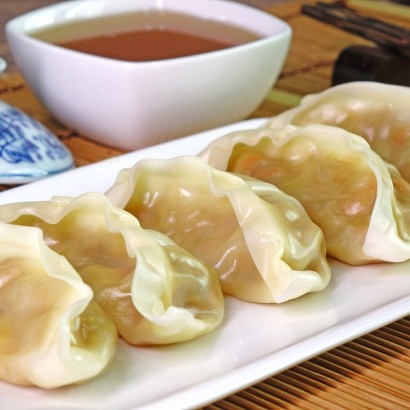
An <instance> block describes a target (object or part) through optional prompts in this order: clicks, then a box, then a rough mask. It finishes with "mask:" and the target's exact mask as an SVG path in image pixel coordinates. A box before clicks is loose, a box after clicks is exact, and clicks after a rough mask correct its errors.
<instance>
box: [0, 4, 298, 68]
mask: <svg viewBox="0 0 410 410" xmlns="http://www.w3.org/2000/svg"><path fill="white" fill-rule="evenodd" d="M194 3H195V4H196V7H197V6H198V4H201V5H202V6H203V7H206V5H209V4H211V5H214V6H215V7H216V9H217V10H218V12H219V13H221V12H222V11H224V10H225V12H226V10H227V9H229V10H235V11H237V12H238V13H241V12H245V11H246V13H252V15H253V16H258V17H259V18H261V19H264V20H265V21H266V22H269V23H272V25H273V26H275V28H276V31H275V32H274V33H271V34H266V35H264V34H261V33H260V32H256V34H260V35H261V37H260V38H258V39H256V40H253V41H250V42H247V43H243V44H237V45H233V46H231V47H228V48H224V49H222V50H215V51H211V52H207V53H201V54H195V55H190V56H185V57H175V58H168V59H163V60H153V61H124V60H118V59H113V58H107V57H101V56H96V55H92V54H88V53H83V52H78V51H74V50H69V49H66V48H63V47H60V46H59V45H57V44H53V43H49V42H46V41H43V40H40V39H36V38H35V37H32V36H31V34H30V33H31V32H33V31H34V29H33V28H29V29H27V28H26V27H24V26H25V25H26V24H27V22H30V21H34V20H35V19H36V17H38V16H41V15H43V14H44V15H45V14H49V15H50V16H53V17H56V16H58V17H59V19H60V20H59V21H50V19H48V21H46V22H45V23H42V24H39V25H38V26H37V27H36V29H42V28H46V27H54V26H58V25H60V24H65V23H67V22H74V21H81V20H87V19H88V18H92V19H94V18H98V17H102V16H106V15H110V13H109V12H107V11H106V10H103V11H102V13H101V7H103V6H104V5H110V6H111V7H112V5H113V4H114V2H112V0H66V1H60V2H58V3H55V4H51V5H47V6H44V7H40V8H38V9H34V10H31V11H29V12H27V13H24V14H21V15H19V16H16V17H14V18H12V19H11V20H9V21H8V22H7V23H6V25H5V32H6V36H7V38H9V37H10V36H14V37H18V38H19V39H20V40H21V41H25V42H28V43H29V44H32V45H36V46H39V47H41V48H46V49H49V48H50V49H52V50H54V51H56V52H61V53H64V54H66V53H68V54H69V55H70V54H72V55H73V56H76V57H79V56H81V58H87V59H90V58H92V59H103V60H105V61H109V62H110V63H112V64H122V65H123V64H127V65H131V66H134V65H144V66H145V65H153V64H155V65H158V64H161V65H164V64H174V63H175V61H177V62H178V63H181V62H182V61H191V60H195V61H196V60H199V59H204V58H205V59H207V58H209V57H210V56H220V55H221V54H222V55H225V54H231V53H238V52H242V51H244V50H246V49H252V48H254V47H259V46H263V45H266V44H270V43H273V42H278V41H282V40H283V41H286V40H287V39H289V41H290V39H291V37H292V28H291V27H290V25H289V24H288V23H287V22H286V21H284V20H282V19H280V18H278V17H276V16H274V15H271V14H269V13H267V12H265V11H263V10H260V9H257V8H255V7H252V6H249V5H247V4H243V3H236V2H233V1H230V0H195V2H194ZM194 3H193V0H161V2H158V1H156V0H140V1H135V0H116V1H115V6H114V8H118V7H119V9H120V10H121V11H125V9H122V8H121V7H125V8H126V9H127V10H136V11H137V10H140V9H141V7H142V6H141V5H146V4H149V8H151V9H159V10H161V9H165V10H166V9H167V8H169V7H171V9H172V10H177V11H178V12H181V13H183V11H182V10H181V8H180V7H181V6H182V5H183V6H186V5H192V4H194ZM175 5H176V6H177V9H174V7H175ZM84 7H87V9H88V10H91V11H92V16H84V15H81V16H78V15H77V16H76V17H73V16H72V14H71V17H70V13H67V11H70V10H71V11H72V10H75V8H80V9H81V8H82V9H84ZM99 11H100V12H99ZM184 11H185V12H187V13H186V14H194V15H198V14H196V13H192V9H191V8H189V7H188V8H186V9H185V10H184ZM63 12H65V13H66V14H68V15H69V17H68V18H66V17H64V16H62V13H63ZM118 14H120V13H118ZM207 17H208V18H211V17H209V16H207ZM217 17H218V18H220V19H223V21H227V22H228V23H231V24H235V22H232V21H229V19H227V18H226V15H225V16H222V17H221V15H218V16H217ZM223 17H224V18H223ZM212 18H214V19H216V18H215V12H213V17H212ZM248 20H252V19H251V18H249V19H248ZM252 26H253V27H255V29H256V28H257V26H255V25H254V24H253V25H252ZM246 29H248V30H252V28H251V25H247V26H246Z"/></svg>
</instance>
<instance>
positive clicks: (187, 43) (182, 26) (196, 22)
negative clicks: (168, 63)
mask: <svg viewBox="0 0 410 410" xmlns="http://www.w3.org/2000/svg"><path fill="white" fill-rule="evenodd" d="M31 35H32V36H33V37H35V38H37V39H40V40H43V41H47V42H50V43H55V44H57V45H59V46H60V47H64V48H68V49H71V50H75V51H79V52H83V53H87V54H93V55H96V56H101V57H107V58H112V59H117V60H122V61H133V62H142V61H154V60H164V59H171V58H178V57H185V56H191V55H195V54H202V53H207V52H211V51H217V50H222V49H225V48H229V47H232V46H235V45H239V44H245V43H248V42H251V41H255V40H257V39H258V38H259V37H258V36H257V35H256V34H254V33H252V32H249V31H245V30H244V29H242V28H238V27H235V26H232V25H227V24H226V23H222V22H218V21H215V20H206V19H200V18H197V17H193V16H189V15H184V14H178V13H173V12H160V11H150V12H149V13H141V12H140V13H131V14H126V15H116V16H110V17H108V18H107V17H105V18H94V19H92V20H87V22H81V21H77V22H73V23H69V24H64V25H59V26H55V27H52V28H48V29H47V30H44V31H39V32H34V33H31Z"/></svg>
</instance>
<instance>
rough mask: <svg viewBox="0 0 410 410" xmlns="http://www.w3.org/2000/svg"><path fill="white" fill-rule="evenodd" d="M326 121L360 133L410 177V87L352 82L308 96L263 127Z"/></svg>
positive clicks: (302, 124)
mask: <svg viewBox="0 0 410 410" xmlns="http://www.w3.org/2000/svg"><path fill="white" fill-rule="evenodd" d="M288 124H293V125H297V126H305V125H309V124H325V125H333V126H337V127H340V128H343V129H345V130H347V131H350V132H352V133H353V134H357V135H360V136H361V137H363V138H365V139H366V141H367V142H368V143H369V144H370V146H371V148H372V149H373V151H375V152H377V153H378V154H379V155H380V156H381V157H382V158H383V159H384V160H385V161H387V162H390V163H391V164H393V165H394V166H396V168H397V169H398V170H399V172H400V173H401V175H402V177H403V178H404V179H406V180H407V181H410V88H409V87H405V86H399V85H390V84H382V83H377V82H360V81H359V82H351V83H346V84H341V85H338V86H335V87H332V88H329V89H327V90H325V91H323V92H321V93H318V94H311V95H307V96H305V97H304V98H303V99H302V100H301V103H300V105H298V106H297V107H295V108H292V109H290V110H287V111H285V112H283V113H282V114H279V115H278V116H276V117H273V118H272V119H270V120H269V121H268V122H267V123H264V124H263V125H262V127H269V128H283V126H285V125H288Z"/></svg>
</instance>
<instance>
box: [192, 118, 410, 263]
mask: <svg viewBox="0 0 410 410" xmlns="http://www.w3.org/2000/svg"><path fill="white" fill-rule="evenodd" d="M329 141H331V143H329ZM200 157H202V158H203V159H205V160H206V161H208V162H209V163H210V164H211V165H212V166H214V167H216V168H218V169H222V170H228V171H231V172H237V173H242V174H246V175H250V176H252V177H254V178H258V179H260V180H263V181H268V182H271V183H273V184H275V185H276V186H278V187H279V188H280V189H282V190H284V191H285V192H286V193H288V194H289V195H292V196H294V197H295V198H297V199H298V200H299V201H300V202H301V203H302V205H303V206H304V207H305V209H306V211H307V213H308V214H309V216H310V217H311V218H312V220H313V221H314V222H315V223H316V224H317V225H318V226H319V227H320V228H321V229H322V230H323V233H324V236H325V240H326V247H327V251H328V254H329V255H330V256H332V257H334V258H337V259H339V260H341V261H343V262H346V263H349V264H352V265H361V264H366V263H371V262H378V261H389V262H401V261H405V260H408V259H410V217H409V216H410V215H409V213H410V184H409V183H408V182H407V181H405V180H404V179H403V178H402V177H401V176H400V174H399V172H398V171H397V170H396V168H395V167H393V166H391V165H389V164H387V163H385V162H384V161H383V160H382V159H381V158H380V157H379V156H378V155H377V154H376V153H374V152H373V151H372V150H371V149H370V147H369V145H368V144H367V142H366V141H365V140H364V139H363V138H361V137H360V136H357V135H355V134H351V133H349V132H347V131H345V130H343V129H341V128H337V127H331V126H325V125H309V126H306V127H300V128H298V127H293V126H288V127H286V128H283V129H259V130H254V131H244V132H237V133H232V134H229V135H227V136H224V137H222V138H220V139H217V140H215V141H214V142H212V143H211V144H210V145H209V146H208V148H207V149H206V150H205V151H203V152H202V153H201V154H200Z"/></svg>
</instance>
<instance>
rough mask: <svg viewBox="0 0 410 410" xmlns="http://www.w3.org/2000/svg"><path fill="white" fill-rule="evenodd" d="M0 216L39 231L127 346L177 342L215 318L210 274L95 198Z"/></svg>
mask: <svg viewBox="0 0 410 410" xmlns="http://www.w3.org/2000/svg"><path fill="white" fill-rule="evenodd" d="M0 219H2V220H3V221H7V222H10V223H13V224H18V225H27V226H37V227H39V228H41V230H42V231H43V235H44V238H45V242H46V243H47V244H48V245H49V246H50V248H52V249H53V250H55V251H56V252H58V253H59V254H61V255H64V256H65V257H66V258H67V260H68V261H70V263H71V264H72V265H73V266H74V268H75V269H76V270H77V271H78V272H79V274H80V275H81V277H82V278H83V280H84V281H85V282H86V283H87V284H88V285H89V286H90V287H91V288H92V289H93V291H94V294H95V300H96V301H97V302H98V304H99V305H100V306H101V307H102V308H103V309H104V311H105V312H106V313H107V314H108V315H109V316H110V317H111V318H112V320H113V321H114V323H115V325H116V327H117V329H118V332H119V334H120V335H121V336H122V337H123V338H124V339H125V340H126V341H127V342H128V343H130V344H133V345H142V344H167V343H176V342H183V341H186V340H190V339H193V338H195V337H198V336H200V335H202V334H205V333H208V332H210V331H212V330H213V329H215V328H216V327H217V326H218V325H219V324H220V323H221V321H222V318H223V313H224V299H223V295H222V291H221V288H220V285H219V281H218V277H217V276H216V273H215V272H214V270H213V269H212V268H211V267H209V266H207V265H205V264H204V263H203V262H202V261H200V260H198V258H195V257H194V256H192V255H191V254H189V253H188V252H186V251H185V250H184V249H182V248H181V247H179V246H177V245H176V244H175V243H174V242H173V241H172V240H170V239H169V238H168V237H166V236H165V235H162V234H160V233H158V232H153V231H152V232H151V231H146V230H144V229H143V228H141V226H140V224H139V222H138V220H137V219H136V218H135V217H134V216H132V215H131V214H129V213H127V212H125V211H123V210H121V209H119V208H117V207H115V206H113V205H112V204H111V203H110V202H109V200H108V199H107V197H106V196H105V195H103V194H98V193H88V194H84V195H81V196H79V197H77V198H68V197H55V198H53V199H52V200H51V201H44V202H31V203H30V202H29V203H17V204H7V205H3V206H0Z"/></svg>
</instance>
